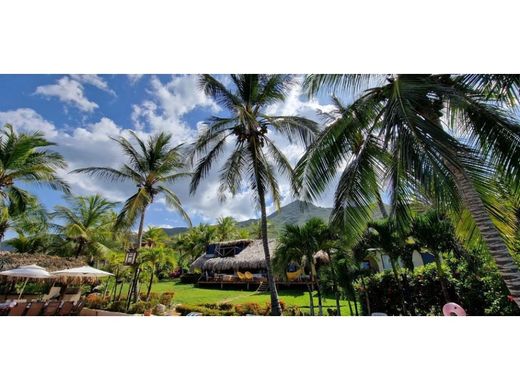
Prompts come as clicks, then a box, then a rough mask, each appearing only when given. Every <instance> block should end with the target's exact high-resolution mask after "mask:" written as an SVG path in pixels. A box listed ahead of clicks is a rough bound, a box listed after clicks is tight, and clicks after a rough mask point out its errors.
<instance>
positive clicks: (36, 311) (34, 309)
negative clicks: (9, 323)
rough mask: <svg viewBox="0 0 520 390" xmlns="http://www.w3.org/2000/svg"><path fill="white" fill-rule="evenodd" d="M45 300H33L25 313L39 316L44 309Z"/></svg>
mask: <svg viewBox="0 0 520 390" xmlns="http://www.w3.org/2000/svg"><path fill="white" fill-rule="evenodd" d="M44 305H45V303H44V302H32V303H30V304H29V308H28V309H27V312H26V313H25V315H26V316H39V315H40V313H41V312H42V310H43V306H44Z"/></svg>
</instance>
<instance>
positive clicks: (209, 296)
mask: <svg viewBox="0 0 520 390" xmlns="http://www.w3.org/2000/svg"><path fill="white" fill-rule="evenodd" d="M143 289H144V287H143ZM123 291H126V289H124V290H123ZM152 291H153V292H157V293H163V292H172V291H173V292H174V293H175V295H174V303H176V304H189V305H200V304H204V303H223V302H229V303H233V304H240V303H247V302H254V303H259V304H265V303H267V302H270V295H269V293H259V294H256V293H255V292H254V291H237V290H220V289H209V288H198V287H195V286H194V285H193V284H182V283H179V281H178V280H176V281H163V282H157V283H154V284H153V286H152ZM278 293H279V296H280V299H281V300H282V301H284V302H285V303H286V304H287V305H297V306H299V307H300V309H301V310H302V311H304V312H309V294H308V293H307V292H306V291H297V290H280V291H279V292H278ZM314 305H315V310H316V313H317V310H318V308H317V306H318V298H317V296H316V293H315V295H314ZM340 305H341V314H342V315H344V316H348V315H351V313H350V310H349V306H348V301H346V300H341V301H340ZM351 305H352V308H353V309H354V306H353V305H354V302H351ZM323 306H324V312H325V313H324V314H326V312H327V308H328V307H330V308H332V309H335V308H336V301H335V299H334V297H332V296H326V297H324V298H323ZM358 307H359V306H358Z"/></svg>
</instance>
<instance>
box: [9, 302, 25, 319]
mask: <svg viewBox="0 0 520 390" xmlns="http://www.w3.org/2000/svg"><path fill="white" fill-rule="evenodd" d="M25 309H27V304H26V303H21V302H18V303H16V305H14V306H13V307H11V310H9V314H8V316H23V314H24V313H25Z"/></svg>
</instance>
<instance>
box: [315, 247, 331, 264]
mask: <svg viewBox="0 0 520 390" xmlns="http://www.w3.org/2000/svg"><path fill="white" fill-rule="evenodd" d="M312 258H313V259H314V262H315V263H316V264H318V265H326V264H329V263H330V257H329V255H328V253H327V252H325V251H324V250H321V249H320V250H319V251H318V252H316V253H315V254H314V256H312Z"/></svg>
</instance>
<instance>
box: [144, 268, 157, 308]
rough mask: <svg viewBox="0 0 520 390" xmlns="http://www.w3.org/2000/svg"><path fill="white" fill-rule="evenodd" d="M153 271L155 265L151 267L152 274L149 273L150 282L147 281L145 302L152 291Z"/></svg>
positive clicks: (148, 299)
mask: <svg viewBox="0 0 520 390" xmlns="http://www.w3.org/2000/svg"><path fill="white" fill-rule="evenodd" d="M154 273H155V265H154V266H153V269H152V274H151V275H150V282H149V283H148V291H147V292H146V302H149V301H150V294H151V293H152V284H153V276H154Z"/></svg>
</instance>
